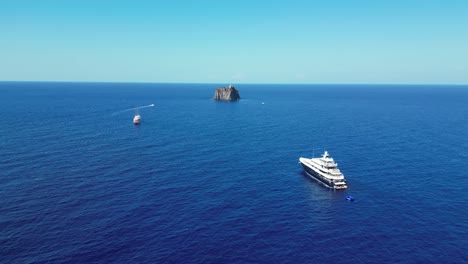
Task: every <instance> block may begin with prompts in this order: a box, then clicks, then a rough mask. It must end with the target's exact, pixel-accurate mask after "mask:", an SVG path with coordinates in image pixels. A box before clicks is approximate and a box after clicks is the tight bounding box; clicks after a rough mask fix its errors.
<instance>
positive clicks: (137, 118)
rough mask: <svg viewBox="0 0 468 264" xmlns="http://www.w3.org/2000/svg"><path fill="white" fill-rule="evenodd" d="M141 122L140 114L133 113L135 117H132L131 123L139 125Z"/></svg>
mask: <svg viewBox="0 0 468 264" xmlns="http://www.w3.org/2000/svg"><path fill="white" fill-rule="evenodd" d="M140 122H141V116H140V115H135V117H134V118H133V124H134V125H139V124H140Z"/></svg>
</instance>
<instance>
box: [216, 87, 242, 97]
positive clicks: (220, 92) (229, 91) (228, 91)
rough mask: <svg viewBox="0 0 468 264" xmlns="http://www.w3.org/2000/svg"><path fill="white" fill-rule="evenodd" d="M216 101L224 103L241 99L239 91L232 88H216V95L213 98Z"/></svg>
mask: <svg viewBox="0 0 468 264" xmlns="http://www.w3.org/2000/svg"><path fill="white" fill-rule="evenodd" d="M213 99H215V100H222V101H236V100H239V99H240V96H239V91H237V89H236V88H235V87H234V86H232V85H229V86H228V87H221V88H216V91H215V95H214V97H213Z"/></svg>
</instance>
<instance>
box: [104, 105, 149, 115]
mask: <svg viewBox="0 0 468 264" xmlns="http://www.w3.org/2000/svg"><path fill="white" fill-rule="evenodd" d="M148 107H154V104H150V105H144V106H138V107H133V108H128V109H125V110H122V111H118V112H115V113H113V115H115V114H118V113H123V112H128V111H133V110H138V109H142V108H148Z"/></svg>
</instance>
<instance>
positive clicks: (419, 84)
mask: <svg viewBox="0 0 468 264" xmlns="http://www.w3.org/2000/svg"><path fill="white" fill-rule="evenodd" d="M8 82H10V83H13V82H15V83H117V84H119V83H122V84H131V83H135V84H223V83H224V84H226V85H229V84H233V83H234V84H248V85H252V84H254V85H255V84H257V85H407V86H411V85H414V86H421V85H433V86H439V85H447V86H468V83H332V82H329V83H318V82H317V83H286V82H284V83H268V82H157V81H76V80H75V81H56V80H52V81H50V80H47V81H45V80H41V81H31V80H0V83H8Z"/></svg>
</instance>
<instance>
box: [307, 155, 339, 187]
mask: <svg viewBox="0 0 468 264" xmlns="http://www.w3.org/2000/svg"><path fill="white" fill-rule="evenodd" d="M299 162H300V163H301V164H302V167H304V170H305V172H306V173H307V175H309V176H310V177H312V178H314V179H316V180H318V181H320V182H321V183H323V184H325V185H326V186H327V187H329V188H333V189H335V190H342V189H346V188H348V186H346V181H345V178H344V175H343V173H341V171H340V170H339V169H338V163H335V161H334V160H333V158H331V157H330V156H329V155H328V151H325V153H323V156H322V157H320V158H312V159H308V158H303V157H301V158H299Z"/></svg>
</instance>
